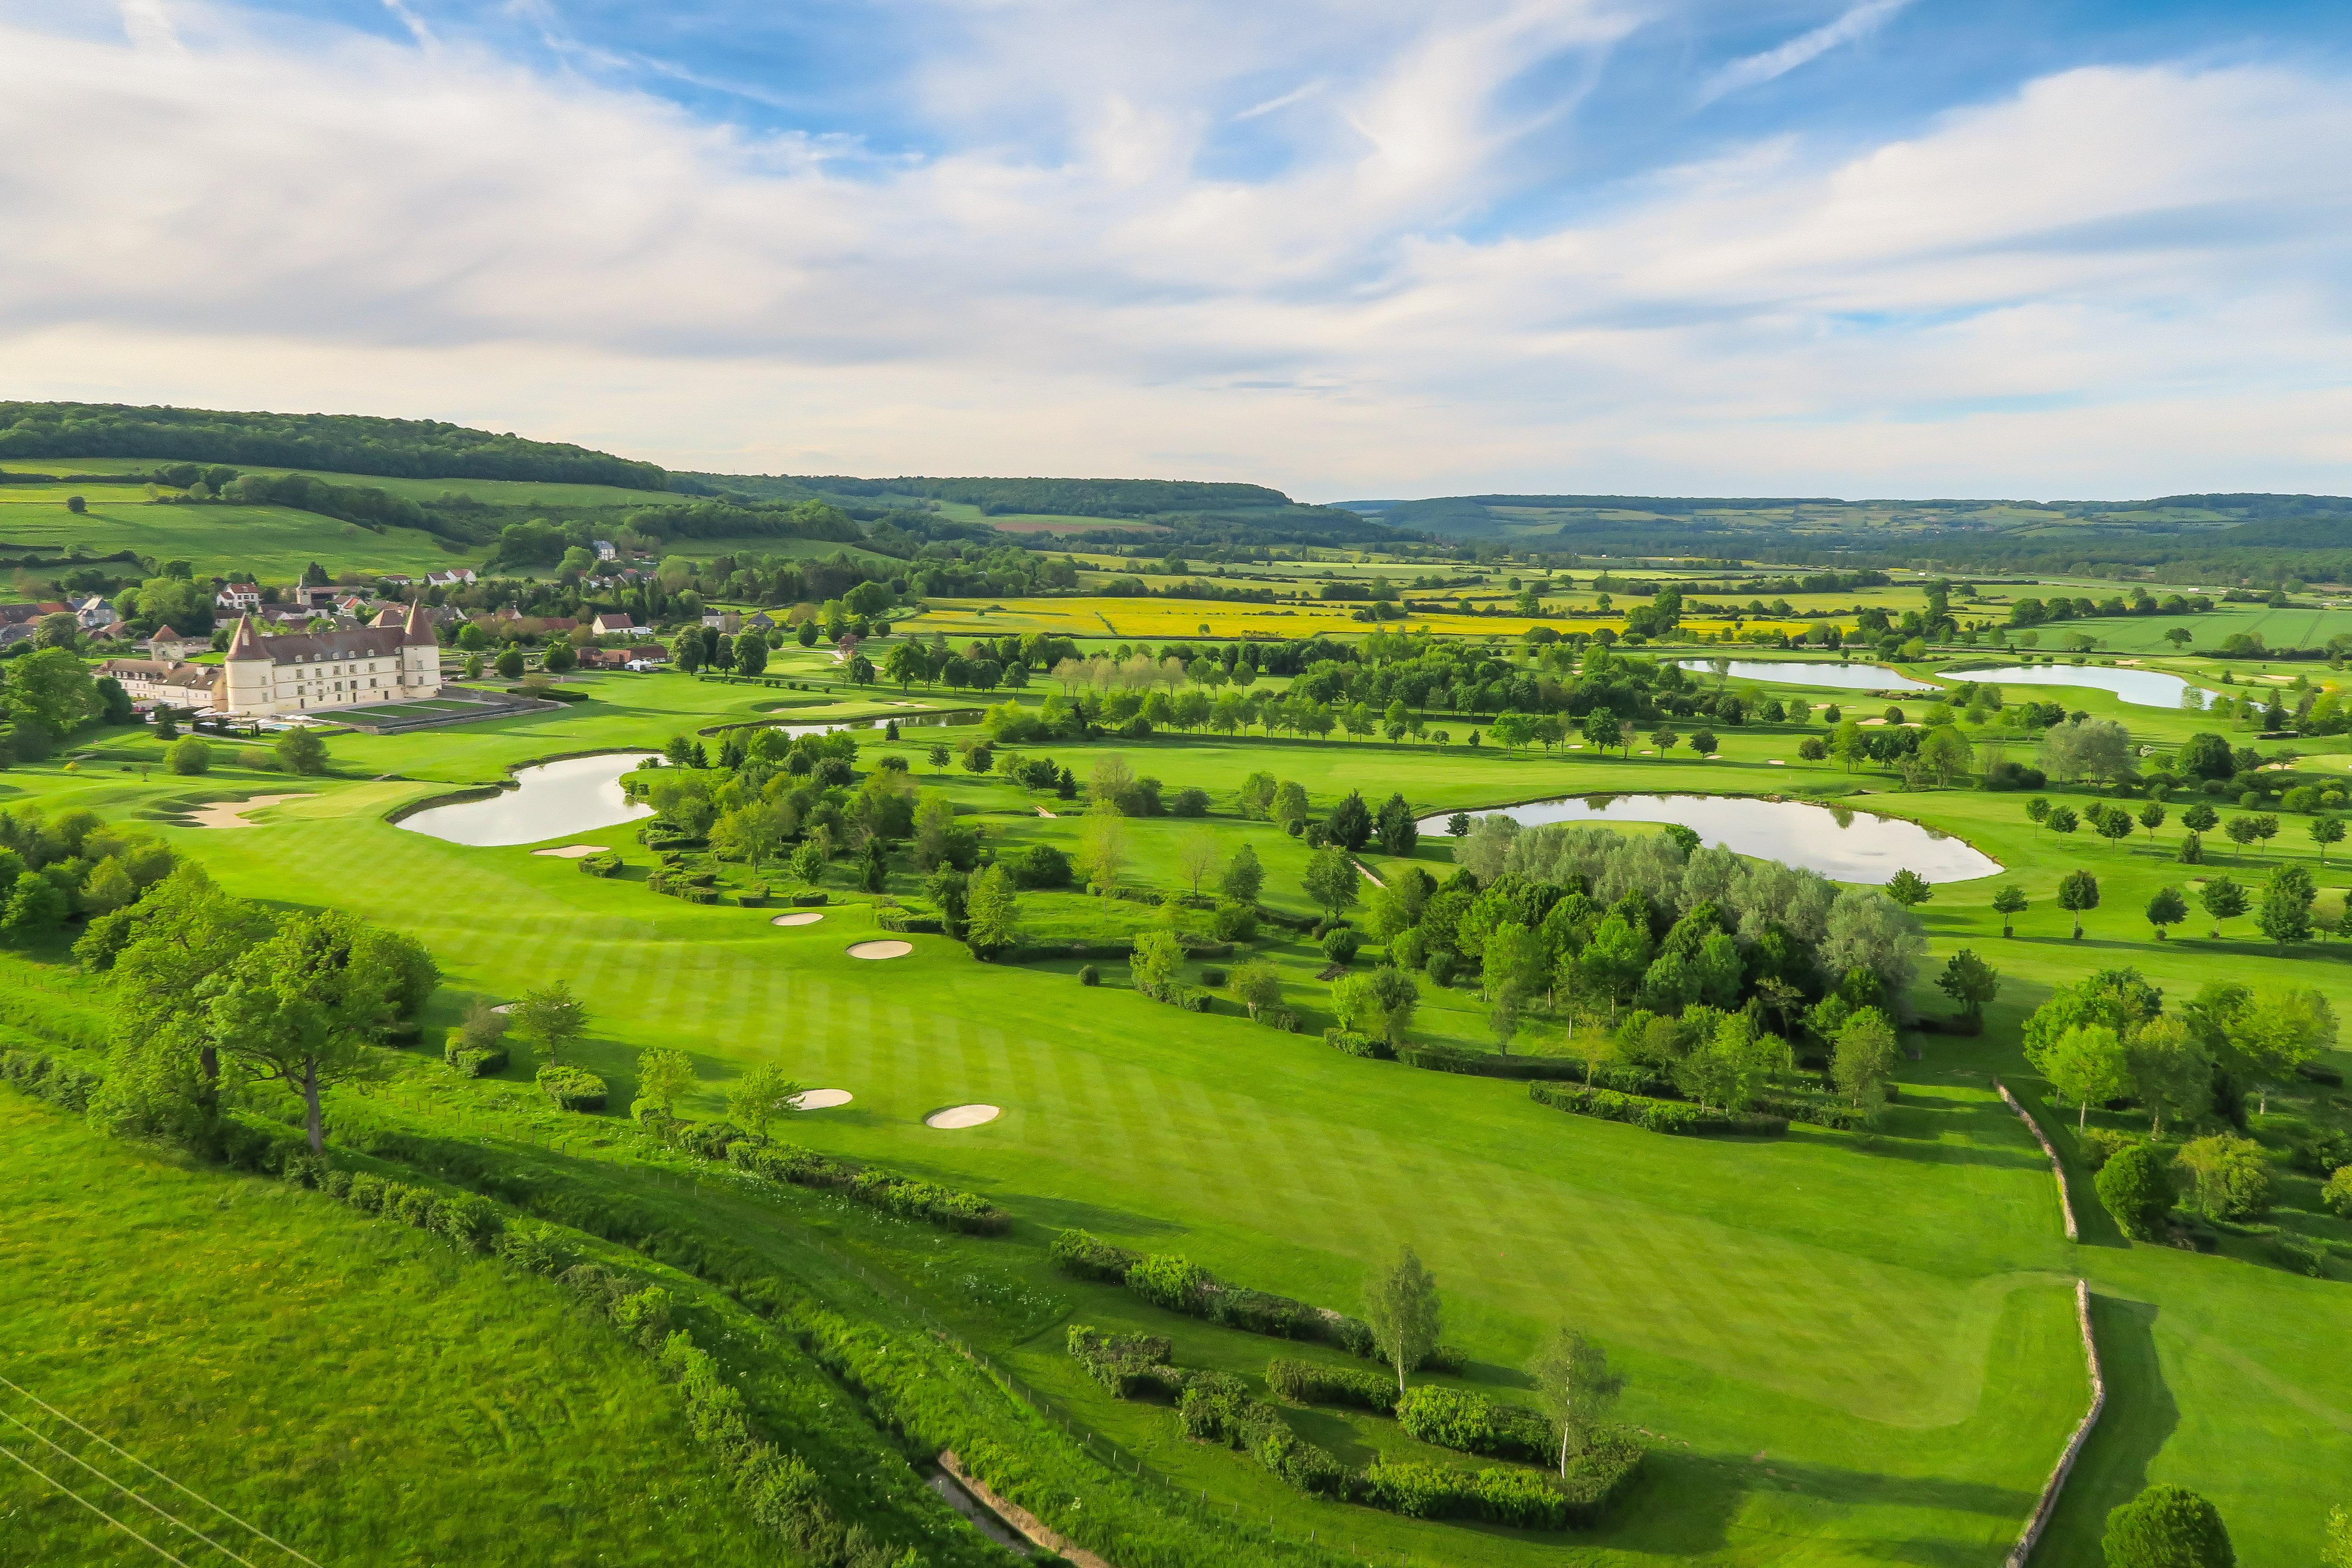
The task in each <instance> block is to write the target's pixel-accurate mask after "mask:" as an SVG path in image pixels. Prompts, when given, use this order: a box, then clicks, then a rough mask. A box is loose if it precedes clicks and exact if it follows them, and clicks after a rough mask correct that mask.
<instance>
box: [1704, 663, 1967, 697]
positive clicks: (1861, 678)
mask: <svg viewBox="0 0 2352 1568" xmlns="http://www.w3.org/2000/svg"><path fill="white" fill-rule="evenodd" d="M1675 663H1676V664H1678V665H1680V666H1682V668H1685V669H1687V670H1690V671H1692V672H1693V673H1695V674H1698V675H1717V674H1725V675H1728V676H1730V677H1731V679H1734V680H1771V681H1777V682H1779V683H1780V684H1781V685H1783V686H1825V687H1828V688H1830V689H1832V690H1836V691H1935V690H1937V689H1939V688H1937V687H1934V686H1930V685H1928V684H1927V682H1926V681H1924V680H1914V679H1911V678H1910V677H1909V676H1907V675H1906V674H1904V673H1903V672H1902V671H1901V670H1899V669H1889V668H1886V666H1885V665H1883V664H1829V663H1821V664H1816V663H1813V662H1812V661H1811V660H1809V659H1800V658H1678V659H1676V660H1675Z"/></svg>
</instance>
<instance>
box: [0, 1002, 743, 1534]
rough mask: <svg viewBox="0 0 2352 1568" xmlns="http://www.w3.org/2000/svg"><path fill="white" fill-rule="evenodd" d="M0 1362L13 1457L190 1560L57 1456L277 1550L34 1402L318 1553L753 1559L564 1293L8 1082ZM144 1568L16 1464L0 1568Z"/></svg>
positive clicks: (632, 1366)
mask: <svg viewBox="0 0 2352 1568" xmlns="http://www.w3.org/2000/svg"><path fill="white" fill-rule="evenodd" d="M8 962H9V963H10V965H11V966H12V973H11V975H10V979H11V981H12V982H14V981H16V979H17V978H18V977H17V976H16V974H15V973H13V966H15V965H16V963H19V961H16V960H10V961H8ZM0 1142H5V1147H6V1150H7V1154H6V1157H5V1159H0V1209H5V1213H6V1214H7V1215H8V1222H7V1225H6V1226H5V1228H0V1375H5V1377H6V1378H7V1380H8V1382H9V1383H12V1384H16V1385H17V1386H18V1387H19V1388H21V1389H22V1390H23V1391H24V1393H23V1394H18V1393H16V1392H15V1391H14V1390H10V1389H8V1388H6V1387H5V1386H0V1415H5V1416H6V1417H8V1418H9V1419H8V1421H7V1422H6V1423H0V1448H6V1449H7V1450H9V1451H10V1452H11V1453H13V1454H16V1455H19V1456H21V1457H22V1458H25V1459H26V1460H27V1461H29V1462H30V1463H32V1464H34V1465H36V1466H37V1468H39V1469H41V1470H42V1471H44V1472H46V1473H47V1474H48V1475H50V1476H53V1477H56V1478H57V1479H60V1480H65V1481H68V1482H69V1483H71V1484H73V1485H74V1487H75V1489H76V1490H77V1491H78V1492H79V1493H80V1494H81V1495H84V1496H86V1497H89V1498H90V1499H91V1500H93V1501H94V1502H97V1503H99V1504H100V1506H102V1507H105V1508H107V1509H108V1510H110V1511H111V1512H114V1513H116V1514H117V1515H118V1516H119V1517H122V1518H124V1519H125V1521H126V1522H130V1523H131V1524H133V1525H134V1526H135V1527H136V1528H138V1529H139V1530H140V1531H141V1532H142V1534H145V1535H147V1536H148V1538H149V1539H150V1540H152V1541H154V1542H156V1543H157V1544H158V1545H160V1546H163V1547H165V1548H167V1549H169V1550H172V1551H173V1552H176V1553H178V1554H179V1555H177V1556H175V1557H174V1558H173V1560H174V1561H187V1562H191V1563H226V1562H227V1561H229V1559H228V1558H227V1557H226V1556H222V1555H215V1554H214V1553H213V1552H211V1551H210V1550H209V1549H207V1548H205V1547H204V1546H202V1545H201V1544H199V1543H198V1542H196V1541H195V1540H194V1539H192V1538H191V1537H190V1536H189V1535H188V1534H187V1533H185V1532H184V1531H179V1530H177V1529H175V1528H174V1527H173V1526H171V1525H169V1524H166V1523H164V1522H163V1521H160V1520H159V1519H158V1518H157V1517H156V1516H155V1515H154V1514H153V1513H152V1512H148V1511H147V1510H144V1509H142V1508H141V1507H139V1506H138V1505H136V1504H135V1503H133V1502H131V1500H127V1499H125V1498H124V1497H123V1496H122V1495H121V1493H119V1492H111V1491H110V1489H108V1488H107V1487H106V1486H105V1485H104V1484H103V1483H101V1482H100V1481H99V1480H98V1479H97V1478H95V1477H93V1476H91V1475H90V1474H89V1472H87V1471H85V1470H82V1469H80V1468H79V1467H78V1466H77V1465H75V1464H74V1462H73V1461H72V1460H71V1459H70V1458H67V1457H66V1455H65V1454H63V1453H60V1452H59V1451H58V1449H59V1448H63V1449H66V1450H68V1451H69V1452H70V1453H72V1454H76V1455H82V1456H85V1457H87V1458H91V1459H94V1460H96V1461H97V1463H98V1465H99V1468H102V1469H104V1470H105V1471H106V1472H107V1473H108V1474H109V1475H110V1476H113V1477H116V1478H118V1479H127V1480H129V1481H131V1482H132V1483H134V1484H139V1483H142V1482H143V1483H144V1485H143V1487H142V1489H144V1490H147V1491H149V1492H150V1493H151V1494H152V1496H153V1497H154V1498H156V1499H157V1500H160V1501H163V1502H166V1503H168V1504H171V1505H172V1506H173V1510H174V1511H175V1512H176V1513H178V1514H179V1516H180V1517H182V1518H184V1519H185V1520H187V1521H190V1522H192V1523H194V1524H195V1525H196V1526H197V1527H198V1528H200V1529H202V1530H204V1531H205V1532H206V1533H208V1534H211V1535H213V1536H214V1538H215V1540H219V1541H221V1542H223V1543H224V1544H226V1545H229V1546H231V1547H234V1548H236V1549H238V1550H240V1551H242V1552H245V1553H247V1555H248V1556H250V1557H251V1558H253V1559H256V1560H262V1561H286V1560H287V1559H284V1558H281V1557H279V1556H278V1553H277V1552H273V1551H271V1550H269V1549H268V1548H267V1547H264V1546H261V1545H259V1544H258V1543H257V1542H253V1541H252V1540H250V1539H248V1538H247V1537H245V1536H244V1535H243V1533H242V1532H240V1531H236V1529H234V1528H233V1527H231V1526H228V1525H226V1524H225V1522H224V1521H222V1520H221V1519H220V1518H219V1517H218V1516H217V1515H214V1514H212V1513H211V1512H210V1511H209V1510H207V1509H205V1508H204V1507H203V1506H202V1505H200V1504H198V1503H197V1502H195V1501H194V1500H191V1499H190V1498H188V1497H187V1496H185V1495H184V1494H182V1493H178V1492H176V1491H174V1490H173V1489H172V1488H170V1487H168V1486H165V1485H163V1483H161V1482H156V1481H154V1480H153V1479H152V1477H143V1478H142V1476H140V1475H139V1474H138V1473H137V1472H136V1470H135V1468H133V1467H132V1466H131V1465H129V1464H128V1463H127V1462H123V1461H121V1460H120V1459H119V1458H115V1457H111V1456H109V1455H106V1454H105V1453H103V1452H101V1451H100V1450H99V1449H98V1448H97V1446H96V1445H95V1444H94V1443H92V1442H91V1441H89V1439H87V1438H85V1437H82V1436H79V1435H77V1434H76V1433H74V1432H73V1431H72V1429H71V1428H70V1427H69V1426H67V1425H66V1423H65V1422H64V1421H62V1420H60V1419H58V1417H57V1416H54V1415H47V1414H46V1413H44V1412H42V1411H41V1410H40V1409H39V1408H38V1406H37V1405H35V1404H34V1403H33V1401H34V1400H36V1399H37V1400H39V1401H41V1402H43V1403H45V1404H47V1405H51V1406H54V1407H55V1408H56V1409H57V1410H58V1412H61V1413H62V1415H64V1416H66V1417H69V1418H70V1419H71V1420H72V1421H75V1422H79V1423H80V1424H81V1425H82V1426H86V1427H89V1429H91V1430H92V1431H94V1432H96V1433H98V1434H100V1436H104V1437H105V1438H106V1439H107V1440H108V1441H110V1442H111V1443H113V1444H115V1445H117V1446H119V1447H121V1448H122V1449H124V1450H127V1451H128V1453H129V1454H131V1456H134V1457H135V1458H137V1459H139V1460H141V1461H143V1462H144V1463H146V1464H149V1465H152V1466H154V1467H155V1468H157V1469H160V1470H162V1471H163V1473H164V1474H165V1475H167V1476H169V1477H171V1478H172V1479H173V1480H174V1481H177V1482H178V1483H180V1485H181V1486H184V1487H185V1488H187V1489H189V1491H191V1492H194V1493H196V1494H198V1495H199V1496H201V1497H202V1498H203V1499H205V1500H207V1501H209V1502H210V1503H212V1504H214V1505H216V1506H217V1507H219V1508H222V1509H225V1510H227V1511H228V1512H230V1513H233V1514H236V1515H237V1516H238V1517H240V1518H242V1519H245V1520H247V1521H253V1522H255V1523H257V1524H259V1525H261V1526H262V1528H264V1529H266V1530H268V1531H269V1532H270V1533H271V1534H272V1535H274V1536H276V1537H278V1539H279V1540H281V1541H283V1542H286V1543H287V1544H289V1545H290V1546H293V1547H296V1548H298V1549H299V1550H300V1551H302V1552H306V1553H308V1554H309V1555H310V1556H311V1557H313V1558H316V1559H318V1560H320V1561H321V1562H325V1563H415V1564H425V1563H486V1564H487V1563H515V1564H524V1563H529V1564H541V1563H569V1564H583V1565H585V1564H592V1563H647V1564H652V1563H674V1562H677V1561H678V1554H679V1553H680V1552H687V1553H689V1554H691V1555H693V1556H695V1557H696V1558H698V1560H701V1561H709V1562H722V1561H724V1562H750V1561H752V1560H754V1559H755V1558H757V1557H758V1556H759V1555H760V1553H761V1552H762V1551H763V1550H764V1547H763V1544H762V1542H761V1540H760V1538H759V1536H758V1534H757V1532H756V1531H754V1530H753V1529H752V1527H751V1525H750V1524H749V1522H748V1521H746V1520H744V1519H743V1518H742V1516H741V1512H740V1509H739V1508H738V1506H737V1505H736V1504H735V1502H734V1500H733V1498H732V1497H731V1496H730V1492H729V1489H728V1488H727V1485H726V1482H725V1479H724V1478H723V1477H721V1476H719V1474H718V1473H716V1471H715V1470H714V1469H713V1468H710V1467H709V1464H708V1463H707V1462H704V1461H702V1460H700V1459H698V1458H697V1457H696V1455H695V1453H694V1450H693V1448H692V1446H691V1444H690V1443H689V1442H688V1438H687V1434H686V1419H685V1414H684V1411H683V1409H682V1408H681V1407H680V1406H679V1405H678V1404H677V1399H676V1397H675V1395H674V1394H671V1392H670V1391H669V1390H668V1389H667V1388H666V1387H665V1386H664V1385H663V1384H662V1383H661V1381H660V1379H659V1378H658V1377H657V1376H656V1373H655V1372H654V1369H653V1367H652V1365H651V1364H650V1363H648V1362H647V1361H646V1359H645V1358H644V1357H642V1356H640V1355H639V1354H637V1353H636V1352H635V1351H633V1350H630V1349H629V1348H628V1347H627V1346H626V1345H625V1343H624V1342H622V1341H621V1340H620V1339H619V1338H618V1337H617V1336H616V1335H614V1333H613V1331H611V1330H610V1329H608V1328H605V1327H603V1326H601V1325H598V1324H595V1323H593V1322H591V1321H589V1320H588V1319H587V1318H586V1317H585V1316H584V1315H583V1313H581V1311H580V1310H579V1309H577V1308H576V1307H574V1306H572V1304H571V1303H570V1301H569V1300H568V1299H567V1298H566V1297H565V1296H564V1294H563V1293H562V1291H561V1290H559V1289H557V1288H556V1287H554V1286H552V1285H551V1284H549V1283H547V1282H545V1281H542V1280H536V1279H521V1278H514V1277H510V1276H509V1275H508V1274H507V1273H506V1271H505V1270H503V1269H502V1268H500V1267H499V1266H498V1265H497V1264H494V1263H491V1262H488V1261H487V1260H482V1259H468V1258H460V1257H459V1256H458V1255H457V1254H456V1253H454V1252H453V1251H452V1250H451V1249H450V1247H448V1246H447V1244H446V1243H445V1242H443V1241H441V1240H439V1239H438V1238H436V1237H429V1236H425V1235H422V1234H420V1233H417V1232H415V1231H411V1230H407V1229H404V1228H403V1227H400V1226H393V1225H387V1224H383V1223H379V1222H377V1221H374V1220H372V1219H370V1218H368V1217H366V1216H364V1215H359V1214H356V1213H353V1212H352V1211H351V1210H348V1209H344V1208H341V1207H340V1206H338V1205H334V1204H331V1203H330V1202H328V1201H327V1200H326V1199H324V1198H322V1197H319V1196H317V1195H315V1194H306V1193H301V1192H297V1191H294V1190H292V1189H290V1188H288V1187H285V1186H283V1185H281V1184H278V1183H276V1182H271V1181H265V1180H257V1179H255V1178H252V1177H247V1176H237V1175H230V1174H226V1173H220V1172H218V1171H215V1170H211V1169H207V1168H205V1167H201V1166H192V1165H189V1164H186V1163H183V1162H181V1161H179V1160H177V1159H174V1158H169V1157H165V1156H162V1155H159V1154H156V1153H152V1152H145V1151H142V1150H141V1149H139V1148H137V1147H135V1146H133V1145H131V1144H126V1143H123V1142H119V1141H116V1140H112V1139H109V1138H105V1137H103V1136H101V1135H100V1134H98V1133H95V1132H93V1131H89V1129H88V1128H86V1127H84V1126H82V1125H81V1124H80V1123H79V1120H78V1119H76V1118H73V1117H70V1116H68V1115H65V1114H63V1113H61V1112H59V1111H57V1110H52V1109H51V1108H49V1107H47V1106H44V1105H40V1104H37V1103H36V1102H34V1101H31V1100H26V1099H24V1098H22V1097H19V1096H16V1095H14V1094H0ZM28 1395H29V1396H30V1397H27V1396H28ZM17 1422H21V1423H23V1424H24V1425H22V1426H18V1425H15V1424H14V1423H17ZM28 1428H29V1430H28ZM36 1434H37V1435H38V1436H36ZM42 1438H47V1439H48V1440H49V1441H50V1442H51V1443H55V1444H56V1445H57V1447H48V1446H47V1445H45V1444H44V1443H43V1442H42V1441H41V1439H42ZM239 1560H244V1559H242V1558H241V1559H239ZM156 1561H158V1559H157V1557H156V1555H155V1554H154V1553H152V1552H149V1551H148V1550H147V1549H146V1548H145V1547H142V1546H141V1545H140V1544H139V1543H138V1542H135V1541H133V1540H131V1538H130V1537H129V1536H128V1535H127V1534H125V1533H123V1532H121V1531H117V1530H114V1529H113V1528H111V1527H110V1526H109V1525H107V1524H106V1523H104V1522H103V1521H100V1520H99V1519H97V1518H95V1517H94V1516H93V1515H92V1514H91V1513H90V1512H89V1510H86V1509H84V1508H82V1507H81V1506H80V1505H79V1504H77V1503H75V1502H73V1501H71V1500H68V1499H67V1498H66V1497H64V1496H63V1495H61V1494H60V1493H59V1492H58V1490H57V1489H55V1488H53V1487H51V1486H49V1485H47V1484H46V1483H45V1482H43V1481H41V1480H40V1479H37V1478H36V1477H34V1476H33V1475H31V1474H29V1473H27V1472H26V1470H25V1469H24V1468H20V1467H19V1466H18V1465H16V1464H10V1465H8V1466H6V1467H5V1468H0V1563H8V1564H11V1565H12V1568H13V1565H15V1564H20V1563H23V1564H30V1563H76V1564H84V1563H87V1564H92V1565H95V1564H100V1563H125V1564H128V1563H154V1562H156Z"/></svg>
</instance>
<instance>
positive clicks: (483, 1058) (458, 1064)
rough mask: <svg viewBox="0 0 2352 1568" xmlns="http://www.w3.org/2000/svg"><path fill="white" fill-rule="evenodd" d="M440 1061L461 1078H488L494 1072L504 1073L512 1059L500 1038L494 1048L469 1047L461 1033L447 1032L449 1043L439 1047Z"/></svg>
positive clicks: (504, 1042)
mask: <svg viewBox="0 0 2352 1568" xmlns="http://www.w3.org/2000/svg"><path fill="white" fill-rule="evenodd" d="M441 1059H442V1060H444V1061H446V1062H447V1063H448V1064H449V1066H450V1068H451V1069H452V1070H453V1071H455V1072H456V1073H457V1074H458V1076H460V1077H462V1078H488V1076H489V1075H490V1074H492V1073H494V1072H504V1071H505V1070H506V1068H507V1063H508V1062H509V1060H511V1059H512V1058H510V1057H509V1054H508V1051H507V1044H506V1041H505V1040H504V1039H503V1038H501V1039H500V1040H499V1043H498V1044H497V1045H494V1046H469V1045H467V1043H466V1037H465V1035H464V1033H463V1032H462V1031H460V1030H457V1029H452V1030H450V1031H449V1043H448V1044H447V1045H446V1046H444V1047H441Z"/></svg>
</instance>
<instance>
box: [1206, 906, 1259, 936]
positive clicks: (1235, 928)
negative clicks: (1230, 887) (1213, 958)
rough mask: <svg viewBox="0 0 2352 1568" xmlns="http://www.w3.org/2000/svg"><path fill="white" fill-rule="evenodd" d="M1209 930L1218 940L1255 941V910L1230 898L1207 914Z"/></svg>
mask: <svg viewBox="0 0 2352 1568" xmlns="http://www.w3.org/2000/svg"><path fill="white" fill-rule="evenodd" d="M1209 930H1210V931H1211V933H1212V934H1213V935H1214V936H1215V937H1216V939H1217V940H1218V941H1219V942H1255V941H1256V940H1257V911H1256V910H1254V909H1252V908H1250V906H1249V905H1247V904H1237V903H1234V901H1233V900H1230V899H1229V900H1225V901H1224V902H1223V903H1221V904H1219V905H1218V906H1217V908H1216V910H1215V912H1214V913H1213V914H1211V915H1210V916H1209Z"/></svg>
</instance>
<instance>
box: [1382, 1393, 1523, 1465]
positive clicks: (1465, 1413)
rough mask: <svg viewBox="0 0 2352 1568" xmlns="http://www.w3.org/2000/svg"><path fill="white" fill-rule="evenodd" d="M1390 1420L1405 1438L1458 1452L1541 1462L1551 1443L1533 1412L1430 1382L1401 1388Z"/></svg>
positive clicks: (1520, 1406)
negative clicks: (1402, 1389)
mask: <svg viewBox="0 0 2352 1568" xmlns="http://www.w3.org/2000/svg"><path fill="white" fill-rule="evenodd" d="M1396 1418H1397V1425H1398V1426H1402V1427H1403V1428H1404V1430H1405V1433H1406V1435H1407V1436H1412V1437H1417V1438H1419V1439H1420V1440H1421V1441H1422V1442H1424V1443H1429V1444H1433V1445H1434V1446H1435V1447H1440V1448H1452V1449H1454V1451H1455V1452H1456V1453H1462V1454H1483V1455H1486V1456H1489V1457H1492V1458H1506V1459H1527V1460H1530V1461H1533V1462H1535V1463H1541V1462H1542V1461H1543V1460H1545V1459H1546V1458H1549V1457H1550V1456H1551V1453H1552V1450H1553V1445H1554V1443H1555V1441H1556V1436H1555V1434H1554V1433H1553V1431H1552V1426H1551V1423H1550V1422H1549V1421H1547V1420H1545V1419H1544V1417H1543V1416H1542V1415H1540V1414H1539V1413H1538V1412H1536V1411H1533V1410H1529V1409H1528V1408H1527V1407H1526V1406H1524V1405H1499V1404H1496V1402H1495V1401H1494V1400H1491V1399H1489V1398H1487V1397H1486V1395H1485V1394H1473V1393H1470V1392H1469V1391H1468V1390H1466V1389H1459V1388H1444V1387H1440V1386H1439V1385H1438V1384H1432V1383H1424V1384H1420V1385H1419V1386H1418V1387H1415V1388H1411V1389H1408V1390H1406V1391H1405V1393H1404V1394H1402V1396H1401V1397H1399V1398H1398V1400H1397V1402H1396Z"/></svg>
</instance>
